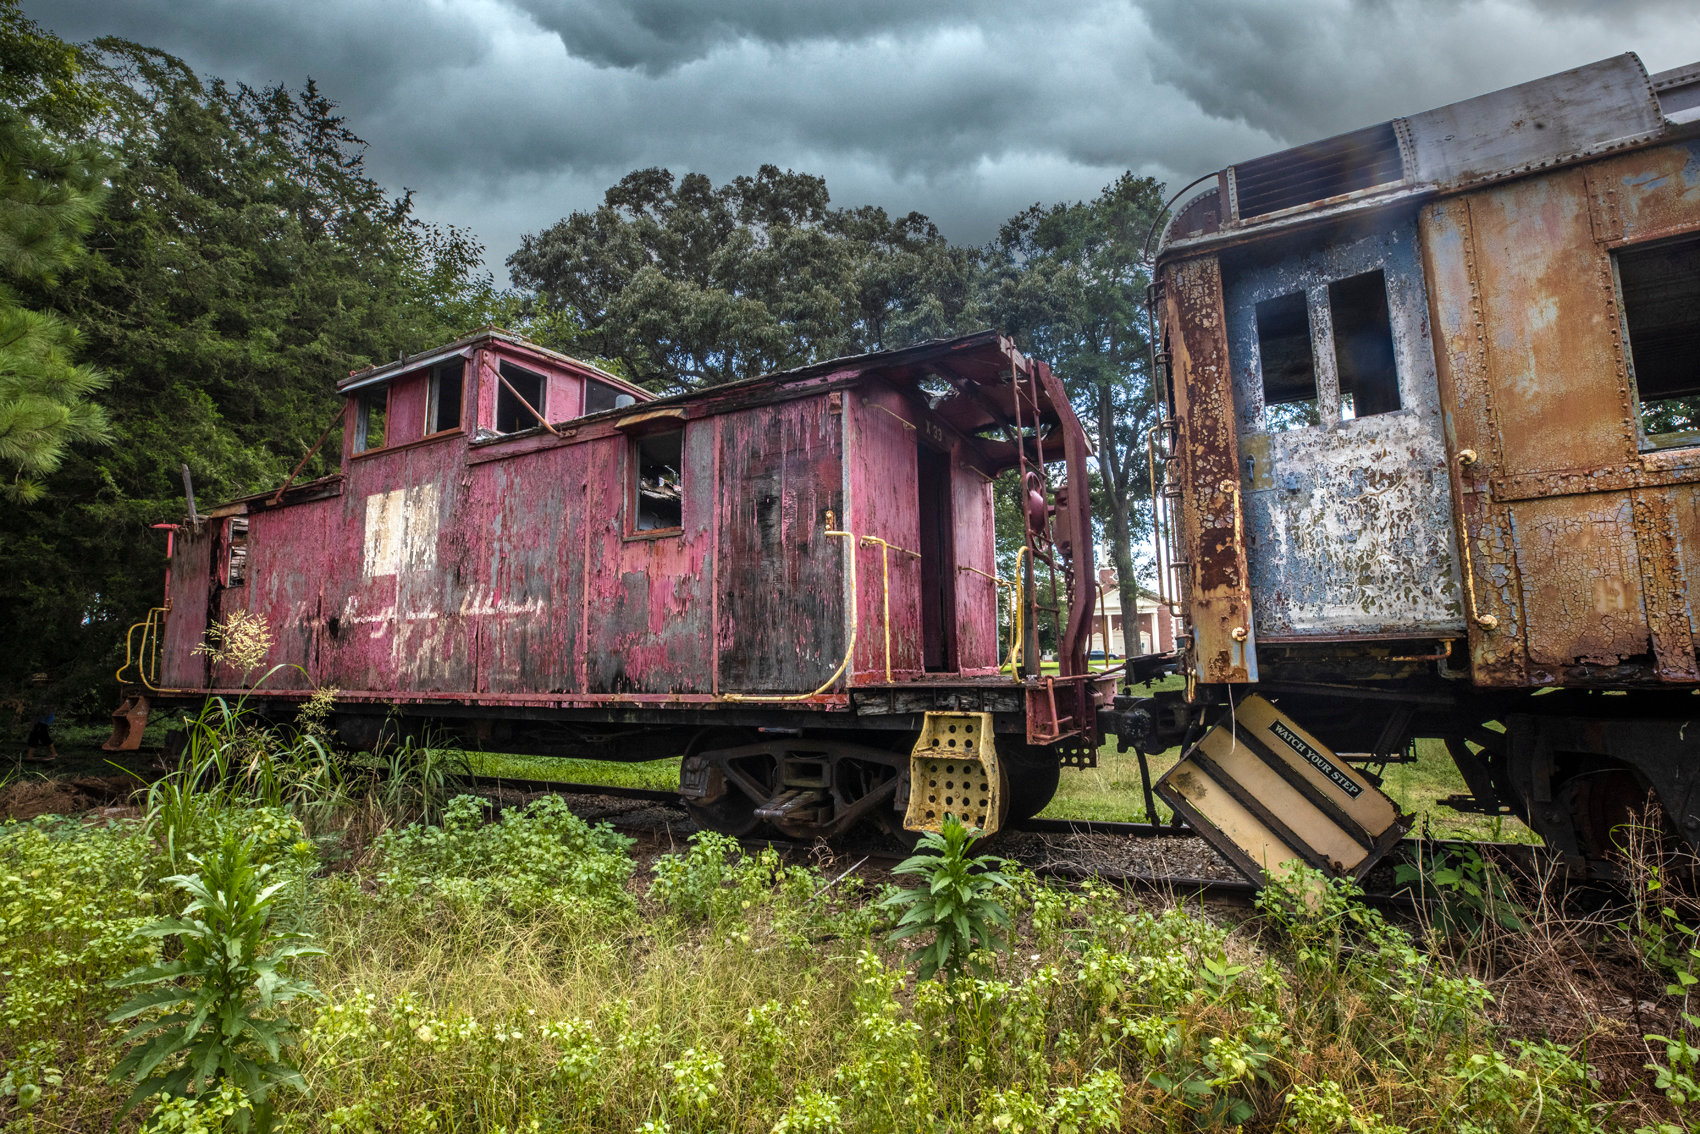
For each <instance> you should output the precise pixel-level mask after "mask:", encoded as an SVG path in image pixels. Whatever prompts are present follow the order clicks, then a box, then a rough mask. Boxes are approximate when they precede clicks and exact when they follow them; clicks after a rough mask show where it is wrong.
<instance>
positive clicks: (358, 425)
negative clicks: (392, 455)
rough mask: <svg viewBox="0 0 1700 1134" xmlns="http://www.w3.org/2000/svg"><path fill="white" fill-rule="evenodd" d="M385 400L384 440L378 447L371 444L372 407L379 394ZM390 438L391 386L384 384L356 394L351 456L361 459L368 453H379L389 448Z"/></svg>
mask: <svg viewBox="0 0 1700 1134" xmlns="http://www.w3.org/2000/svg"><path fill="white" fill-rule="evenodd" d="M380 393H381V394H382V395H383V399H384V439H383V440H381V441H379V442H378V443H377V444H376V445H373V444H370V436H371V427H372V406H373V404H374V403H375V402H376V401H377V399H378V395H379V394H380ZM389 436H390V384H389V383H388V382H383V383H381V384H379V385H378V386H377V387H375V388H372V389H366V390H356V391H355V392H354V443H353V446H352V451H351V453H350V455H351V456H355V457H359V456H363V455H365V454H367V453H378V452H382V451H383V450H384V449H387V448H388V447H389Z"/></svg>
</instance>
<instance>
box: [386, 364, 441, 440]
mask: <svg viewBox="0 0 1700 1134" xmlns="http://www.w3.org/2000/svg"><path fill="white" fill-rule="evenodd" d="M430 386H431V376H430V373H429V372H427V371H421V372H419V373H418V374H412V375H409V376H407V377H406V378H397V379H396V380H395V381H393V382H391V383H390V405H389V416H388V418H387V419H386V421H385V424H384V445H385V446H386V447H388V446H390V445H405V444H407V442H409V441H417V440H419V439H420V438H421V437H423V436H425V405H426V402H427V401H428V400H429V398H430V396H431V390H430Z"/></svg>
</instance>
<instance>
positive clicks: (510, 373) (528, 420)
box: [496, 362, 549, 433]
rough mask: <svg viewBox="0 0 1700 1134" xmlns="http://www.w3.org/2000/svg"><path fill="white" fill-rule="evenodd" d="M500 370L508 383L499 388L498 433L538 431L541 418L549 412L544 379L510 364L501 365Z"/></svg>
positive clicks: (499, 384)
mask: <svg viewBox="0 0 1700 1134" xmlns="http://www.w3.org/2000/svg"><path fill="white" fill-rule="evenodd" d="M500 370H501V375H502V378H503V379H505V381H501V382H498V383H497V384H496V432H497V433H518V432H519V431H520V430H522V429H535V428H537V425H538V423H539V421H540V420H541V418H540V417H539V416H538V415H539V414H545V413H548V412H549V409H548V407H547V406H545V405H544V404H543V390H544V386H545V383H544V381H543V375H541V374H538V373H536V372H535V371H532V370H527V369H525V367H523V366H515V365H514V364H513V363H511V362H504V363H502V364H501V367H500ZM522 399H523V401H522ZM527 406H529V407H530V408H529V409H528V408H526V407H527ZM532 410H536V411H537V412H536V413H533V412H532Z"/></svg>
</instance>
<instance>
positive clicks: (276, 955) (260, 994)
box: [107, 833, 323, 1131]
mask: <svg viewBox="0 0 1700 1134" xmlns="http://www.w3.org/2000/svg"><path fill="white" fill-rule="evenodd" d="M190 862H191V863H192V864H193V865H195V866H197V867H199V870H198V871H197V873H195V874H190V875H176V876H173V877H170V878H167V879H165V881H166V882H167V883H169V884H171V885H173V886H175V887H177V888H178V889H180V890H182V891H183V892H185V893H187V894H188V895H189V897H190V901H189V903H188V904H187V905H186V906H184V908H183V911H182V913H181V914H180V915H179V916H177V917H166V918H161V919H159V920H158V921H155V922H153V923H152V924H150V925H148V926H146V927H144V928H142V929H140V930H138V931H137V936H140V937H147V938H156V939H157V938H176V939H177V941H178V944H179V945H180V947H181V950H182V951H181V953H180V954H179V955H178V956H177V957H176V958H175V959H173V960H169V961H165V962H162V963H159V964H155V965H149V966H145V967H142V968H138V969H136V970H134V971H132V972H130V973H127V974H125V975H124V976H122V977H120V978H119V979H117V980H116V981H113V982H112V983H113V986H114V987H118V988H144V987H145V988H150V991H147V992H143V993H140V994H139V995H137V996H136V998H135V999H133V1000H131V1001H130V1002H129V1003H128V1004H126V1005H124V1006H123V1007H122V1008H120V1009H118V1010H117V1011H116V1012H114V1013H112V1014H111V1015H110V1016H108V1017H107V1019H108V1020H109V1021H110V1022H112V1023H119V1022H122V1021H125V1020H133V1019H136V1018H138V1017H141V1020H140V1022H139V1023H137V1024H136V1025H135V1026H134V1027H132V1028H131V1029H130V1031H129V1032H127V1033H126V1034H125V1035H124V1037H123V1038H122V1039H121V1040H120V1041H119V1042H120V1043H122V1044H134V1045H136V1046H134V1047H132V1048H131V1049H130V1051H129V1052H128V1053H126V1054H125V1056H124V1057H123V1058H122V1059H120V1060H119V1061H118V1064H117V1066H116V1067H114V1068H113V1070H112V1076H111V1077H112V1078H113V1079H114V1080H115V1081H116V1080H121V1079H129V1080H130V1081H131V1082H132V1083H133V1084H134V1085H135V1089H134V1091H133V1092H132V1093H131V1095H130V1097H129V1099H128V1100H126V1101H125V1103H124V1104H123V1106H122V1108H121V1112H122V1111H128V1110H129V1109H130V1108H131V1107H133V1106H135V1105H136V1104H137V1103H139V1102H140V1101H141V1100H143V1099H144V1098H147V1097H148V1096H150V1095H154V1094H163V1095H166V1096H170V1097H180V1096H187V1095H200V1094H205V1093H208V1092H211V1091H214V1090H216V1089H217V1087H218V1085H219V1084H221V1083H229V1084H232V1085H234V1086H235V1087H236V1088H238V1089H239V1090H240V1091H241V1092H242V1094H243V1096H244V1099H245V1102H244V1104H243V1107H242V1109H241V1111H240V1112H238V1113H237V1116H236V1121H237V1127H238V1129H247V1126H248V1123H247V1120H246V1119H247V1115H248V1113H249V1110H250V1108H251V1109H252V1112H253V1114H254V1115H255V1117H256V1118H257V1120H258V1125H259V1127H260V1129H261V1130H262V1131H263V1130H266V1129H269V1127H270V1115H271V1097H270V1096H271V1092H272V1090H273V1089H274V1088H275V1087H278V1086H284V1085H287V1086H292V1087H295V1088H297V1089H300V1088H301V1086H302V1083H301V1074H300V1072H299V1071H297V1070H296V1069H295V1068H294V1067H293V1066H290V1065H289V1064H287V1063H284V1062H282V1061H281V1058H282V1048H283V1046H284V1045H285V1043H287V1042H288V1040H289V1038H290V1035H291V1033H292V1032H293V1030H294V1025H293V1024H291V1023H290V1022H289V1021H288V1020H286V1019H281V1018H279V1016H278V1012H279V1010H280V1009H281V1008H282V1006H284V1005H285V1004H287V1003H289V1001H291V1000H294V999H296V998H297V997H304V996H305V997H314V996H317V995H318V992H317V990H316V989H314V987H313V986H312V985H311V984H310V983H308V982H306V981H303V980H299V979H296V978H294V977H292V976H290V975H289V972H288V965H289V962H290V961H291V960H292V959H293V958H296V957H308V956H314V955H319V954H321V953H322V952H323V950H321V949H319V948H318V947H317V946H316V945H314V944H312V943H311V942H310V941H309V940H307V939H306V937H305V935H303V934H299V933H293V932H283V933H279V932H276V931H274V930H273V929H272V927H271V924H270V923H271V914H272V905H273V901H274V899H275V898H276V896H277V893H278V891H279V890H280V889H282V888H283V887H284V886H285V885H286V884H287V883H285V882H281V881H280V882H274V883H272V884H270V885H267V884H266V878H267V876H268V875H270V874H271V873H272V872H273V870H274V869H275V867H274V866H272V865H269V864H263V865H262V864H256V863H255V861H254V857H253V850H252V846H251V844H250V843H249V842H248V841H247V840H239V839H237V838H236V837H235V835H234V834H229V833H227V834H226V835H225V836H224V841H223V843H222V845H221V846H220V847H219V849H218V851H217V852H216V853H215V854H212V855H209V856H207V857H206V858H205V859H204V860H203V859H200V858H197V857H194V856H190ZM160 1010H164V1012H165V1014H164V1015H163V1016H156V1015H154V1013H155V1012H158V1011H160Z"/></svg>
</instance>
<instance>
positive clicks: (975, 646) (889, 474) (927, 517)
mask: <svg viewBox="0 0 1700 1134" xmlns="http://www.w3.org/2000/svg"><path fill="white" fill-rule="evenodd" d="M338 389H339V391H340V392H341V393H342V394H343V395H344V396H345V398H346V403H345V405H346V408H345V411H344V413H345V428H344V430H343V437H344V442H343V453H342V466H341V471H340V472H339V473H338V474H336V475H334V476H330V477H327V478H324V479H322V480H318V481H314V482H311V483H305V484H300V485H286V486H285V487H284V488H282V489H279V490H277V491H275V492H270V493H265V494H261V495H256V496H252V497H248V498H245V499H242V500H238V501H235V502H232V503H229V504H225V505H222V506H220V507H216V508H213V509H212V510H210V511H209V512H208V513H207V514H206V515H205V516H204V517H200V516H195V517H193V518H192V520H191V522H189V523H187V524H185V525H182V526H181V527H180V528H178V529H177V530H175V531H173V532H172V533H171V536H172V545H171V549H170V552H169V556H170V561H169V574H168V577H167V589H166V596H165V601H164V603H163V604H162V606H161V607H160V608H159V609H157V610H155V611H154V612H152V614H151V615H150V617H149V620H148V622H147V623H145V624H143V625H142V626H140V627H139V628H138V631H137V632H136V633H137V635H138V647H139V648H138V657H139V658H140V660H139V661H138V662H137V663H136V664H134V665H132V666H131V667H130V668H129V669H128V670H127V672H126V673H125V674H124V675H123V676H124V677H126V678H128V679H129V680H130V681H131V682H132V683H133V684H132V687H131V689H130V690H129V692H130V695H131V696H130V699H129V700H128V701H127V702H126V708H125V710H124V711H122V712H121V714H120V718H121V719H120V728H119V729H118V731H117V733H116V735H115V738H114V743H115V744H116V745H118V746H125V745H129V744H133V743H134V742H135V740H136V739H137V737H138V735H139V730H137V729H136V728H135V727H134V726H135V723H136V722H137V721H139V720H141V719H142V718H143V717H144V716H145V713H146V711H147V710H149V709H150V708H151V709H153V710H156V711H157V710H159V709H160V708H167V707H174V706H186V705H192V704H195V703H198V702H199V701H200V700H201V699H202V698H204V697H205V696H207V695H209V694H216V693H221V692H223V693H230V692H234V691H236V690H238V689H241V688H242V687H243V686H244V685H245V684H247V683H248V682H250V681H251V680H252V679H253V677H254V674H255V673H257V672H260V671H263V670H271V669H272V668H273V667H277V666H282V667H283V668H279V669H275V670H274V671H273V672H272V673H271V675H270V677H269V678H267V679H266V680H265V682H264V683H263V684H261V685H260V686H259V687H258V688H257V689H255V690H253V691H252V692H251V693H250V694H249V697H250V700H249V703H250V704H251V705H254V706H256V707H258V708H260V709H261V710H262V711H264V712H266V713H268V714H271V715H286V714H288V713H291V712H293V707H294V703H295V702H297V701H299V700H300V699H301V698H303V697H305V696H306V695H307V694H308V692H309V691H310V690H312V689H316V688H332V689H335V690H337V692H336V694H335V722H336V725H337V727H338V728H339V730H340V731H341V734H342V735H343V737H344V739H346V740H348V741H349V742H351V743H355V744H370V743H373V742H375V741H377V740H378V739H379V736H380V733H381V732H383V731H384V730H385V729H386V728H387V729H389V730H391V731H392V732H394V731H399V732H401V733H411V734H419V735H430V736H432V737H435V738H436V739H437V741H438V742H439V743H452V744H457V745H462V746H465V747H467V748H486V749H493V750H497V751H503V752H529V753H542V754H557V755H573V756H581V757H592V758H606V759H619V760H635V759H649V758H653V757H659V756H668V755H681V754H682V755H684V756H685V757H686V760H685V763H684V766H683V771H682V787H683V793H684V794H685V795H686V796H687V798H688V799H689V800H690V802H691V803H692V806H693V807H694V808H695V810H696V811H697V813H698V814H699V816H701V817H702V818H703V819H705V820H706V821H707V822H709V823H710V824H712V825H714V826H716V827H719V828H721V829H724V830H729V831H737V832H742V831H747V830H750V829H751V828H753V827H755V826H756V825H758V824H760V823H762V822H767V823H770V824H772V825H773V826H775V827H777V828H778V829H781V830H784V831H787V832H789V833H793V834H804V833H823V834H831V833H835V832H837V831H841V830H843V829H844V828H846V827H847V826H849V825H851V824H852V823H855V822H857V821H859V820H861V819H864V818H875V819H882V820H884V821H886V822H887V823H888V824H890V825H892V826H894V827H895V826H898V825H900V823H901V821H902V819H903V817H904V815H905V813H906V810H907V811H908V812H909V814H910V818H911V820H912V823H911V825H912V826H927V825H929V824H936V822H937V821H938V820H939V818H941V816H942V811H943V810H944V809H945V808H946V807H947V806H948V808H949V809H951V810H954V811H956V812H957V813H959V814H963V813H971V814H975V815H977V816H978V818H979V819H980V820H981V821H982V822H985V823H987V824H988V825H992V826H995V825H996V824H997V822H998V821H999V820H1000V819H1001V818H1003V817H1004V816H1005V815H1007V814H1008V813H1009V812H1012V811H1013V812H1016V813H1027V812H1032V811H1036V810H1038V808H1040V807H1042V806H1043V805H1044V802H1045V800H1046V799H1048V798H1049V796H1050V794H1051V792H1052V791H1053V790H1054V789H1055V784H1056V780H1057V768H1058V766H1059V763H1060V762H1061V761H1063V760H1069V759H1072V760H1074V761H1076V762H1079V761H1081V760H1084V759H1086V758H1087V755H1088V754H1089V753H1092V752H1095V751H1096V747H1097V742H1098V737H1097V733H1096V727H1097V720H1096V716H1095V708H1096V704H1097V703H1098V700H1100V699H1101V698H1100V697H1099V693H1098V689H1097V687H1096V686H1095V685H1094V684H1093V683H1092V682H1091V681H1090V680H1089V679H1088V678H1087V676H1086V666H1085V661H1084V658H1085V639H1086V634H1087V631H1088V627H1087V619H1088V617H1089V615H1090V607H1091V596H1092V595H1093V594H1094V593H1095V592H1094V590H1093V588H1092V586H1091V579H1092V577H1093V576H1092V561H1091V548H1090V546H1088V544H1087V542H1086V541H1085V540H1077V539H1075V538H1074V534H1073V533H1075V532H1081V533H1084V532H1087V531H1088V521H1087V517H1086V512H1085V509H1086V493H1085V491H1084V490H1083V489H1082V488H1081V487H1080V486H1082V485H1083V484H1084V482H1085V459H1086V455H1087V449H1086V442H1085V438H1084V435H1083V433H1082V431H1081V428H1080V424H1079V422H1078V421H1077V420H1076V419H1075V417H1074V415H1073V413H1072V411H1071V410H1070V408H1069V405H1068V402H1067V400H1066V398H1065V397H1064V396H1063V394H1062V390H1061V386H1060V384H1059V383H1058V382H1057V380H1056V379H1055V378H1054V377H1052V375H1051V373H1050V371H1049V370H1048V368H1046V367H1045V366H1044V364H1043V363H1039V362H1036V361H1034V360H1031V359H1028V358H1026V357H1024V356H1023V355H1022V354H1021V353H1020V352H1019V351H1017V350H1016V349H1015V348H1014V347H1013V346H1012V344H1011V343H1010V342H1009V340H1007V339H1005V338H1003V337H1001V336H999V335H996V334H993V333H990V332H986V333H982V334H977V335H970V336H967V337H964V338H959V339H954V340H948V341H940V342H933V343H928V344H923V345H920V346H916V347H912V348H909V349H905V350H897V351H890V352H886V353H882V354H874V355H867V356H863V357H858V358H848V359H839V360H835V361H831V362H827V363H823V364H820V365H816V366H811V367H808V368H805V369H801V370H793V371H789V372H786V373H783V374H776V375H771V376H768V377H764V378H757V379H751V380H749V381H744V382H738V383H734V384H730V385H725V386H720V387H716V388H713V389H710V390H706V391H703V392H698V393H689V394H682V395H679V396H675V397H669V398H661V399H657V398H655V397H653V396H652V395H651V394H650V393H648V392H646V391H644V390H642V389H640V388H638V387H635V386H632V385H629V384H627V383H625V382H622V381H621V380H619V379H618V378H616V377H614V376H612V375H610V374H607V373H604V372H602V371H600V370H597V369H596V368H594V367H592V366H589V365H586V364H585V363H582V362H580V361H577V360H575V359H572V358H568V357H566V356H564V355H560V354H557V353H554V352H552V351H548V350H545V349H543V348H541V347H538V346H536V345H534V344H531V343H528V342H526V341H524V340H523V339H519V338H516V337H515V336H512V335H510V334H507V333H504V332H500V331H495V330H489V331H485V332H482V333H480V334H477V335H474V336H472V337H469V338H467V339H463V340H461V341H459V342H455V343H451V344H448V345H447V346H444V347H442V348H441V349H437V350H432V351H428V352H425V353H423V354H420V355H416V356H414V357H411V358H405V359H402V360H400V361H398V362H396V363H393V364H389V365H384V366H379V367H374V368H371V369H367V370H361V371H357V372H355V373H353V374H351V375H349V376H348V377H347V378H346V379H344V380H342V381H340V382H339V383H338ZM1009 469H1013V470H1015V471H1016V472H1017V473H1018V475H1020V477H1021V479H1022V482H1023V484H1024V485H1025V487H1026V489H1027V491H1026V494H1025V495H1026V497H1027V502H1028V508H1027V510H1026V520H1025V523H1026V529H1027V530H1026V540H1027V545H1026V548H1025V549H1024V552H1023V554H1022V555H1021V557H1020V572H1019V577H1018V578H1016V579H1003V578H1000V577H999V573H998V566H997V564H996V562H995V560H994V540H993V511H992V482H993V478H994V477H996V476H997V475H998V474H999V473H1000V472H1003V471H1005V470H1009ZM1054 470H1064V472H1063V474H1062V475H1061V476H1060V477H1059V480H1060V481H1061V482H1060V483H1058V484H1056V485H1053V484H1052V483H1051V477H1052V475H1053V471H1054ZM1052 572H1055V573H1056V582H1057V584H1058V588H1057V589H1056V590H1055V593H1056V594H1058V595H1060V596H1061V599H1060V600H1059V601H1053V600H1051V599H1049V598H1048V596H1049V595H1051V594H1052V593H1053V590H1052V588H1051V587H1050V586H1048V585H1046V586H1039V585H1037V583H1036V581H1037V582H1044V583H1047V584H1048V582H1049V580H1050V577H1051V574H1052ZM1012 595H1013V596H1014V598H1013V607H1012V606H1011V602H1012V598H1011V596H1012ZM1075 595H1078V596H1080V598H1079V599H1078V601H1071V598H1070V596H1075ZM1000 610H1013V611H1014V618H1013V621H1011V620H1009V619H1007V618H1006V623H1008V625H1009V628H1008V629H1005V630H1000V619H999V613H1000ZM238 612H246V613H247V615H249V616H251V617H253V618H255V619H257V620H258V621H259V622H260V623H261V624H263V626H264V627H265V628H266V630H267V631H268V632H269V634H270V635H271V638H272V642H273V644H272V646H271V650H270V653H269V654H268V655H267V657H266V658H265V659H264V661H263V662H262V663H261V665H260V666H259V667H257V668H256V670H254V671H251V672H238V671H237V670H236V669H234V668H233V667H232V666H231V665H230V664H228V663H225V664H214V662H213V661H212V660H211V659H210V658H209V657H208V655H207V654H205V653H204V652H197V647H198V646H200V645H201V643H202V641H203V637H204V636H205V635H206V633H207V631H208V629H209V627H212V626H214V625H223V624H225V623H226V622H227V621H228V620H229V619H230V618H231V617H232V616H233V615H234V614H237V613H238ZM1041 624H1043V625H1046V626H1054V628H1055V635H1056V637H1055V644H1056V645H1057V646H1058V647H1059V654H1060V662H1061V667H1060V673H1057V674H1055V675H1041V674H1040V673H1039V671H1038V656H1039V650H1038V648H1037V646H1038V643H1037V641H1036V631H1035V627H1037V626H1039V625H1041ZM1017 628H1019V629H1017ZM144 647H145V648H144ZM981 729H989V730H990V732H991V733H992V736H990V737H983V738H981V739H979V740H978V742H976V740H975V739H972V738H977V737H981V733H980V732H979V731H977V730H981ZM994 753H995V755H994ZM934 757H938V758H940V759H945V758H949V759H951V760H954V761H955V763H942V764H938V765H934V764H928V763H926V762H925V761H926V760H928V759H932V758H934ZM958 765H960V766H958ZM912 766H913V767H914V768H916V769H919V770H920V774H932V773H933V772H937V771H939V770H940V769H946V768H948V770H949V775H948V776H944V777H942V778H940V780H939V782H938V783H933V782H932V781H929V783H928V785H927V786H926V788H925V790H924V791H922V790H917V791H916V793H915V794H916V799H915V801H914V806H913V807H910V806H909V805H910V802H911V801H910V799H909V796H910V792H911V787H910V781H911V768H912ZM965 777H966V778H965ZM965 786H966V790H964V787H965ZM923 796H924V798H923ZM970 797H971V798H970Z"/></svg>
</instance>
